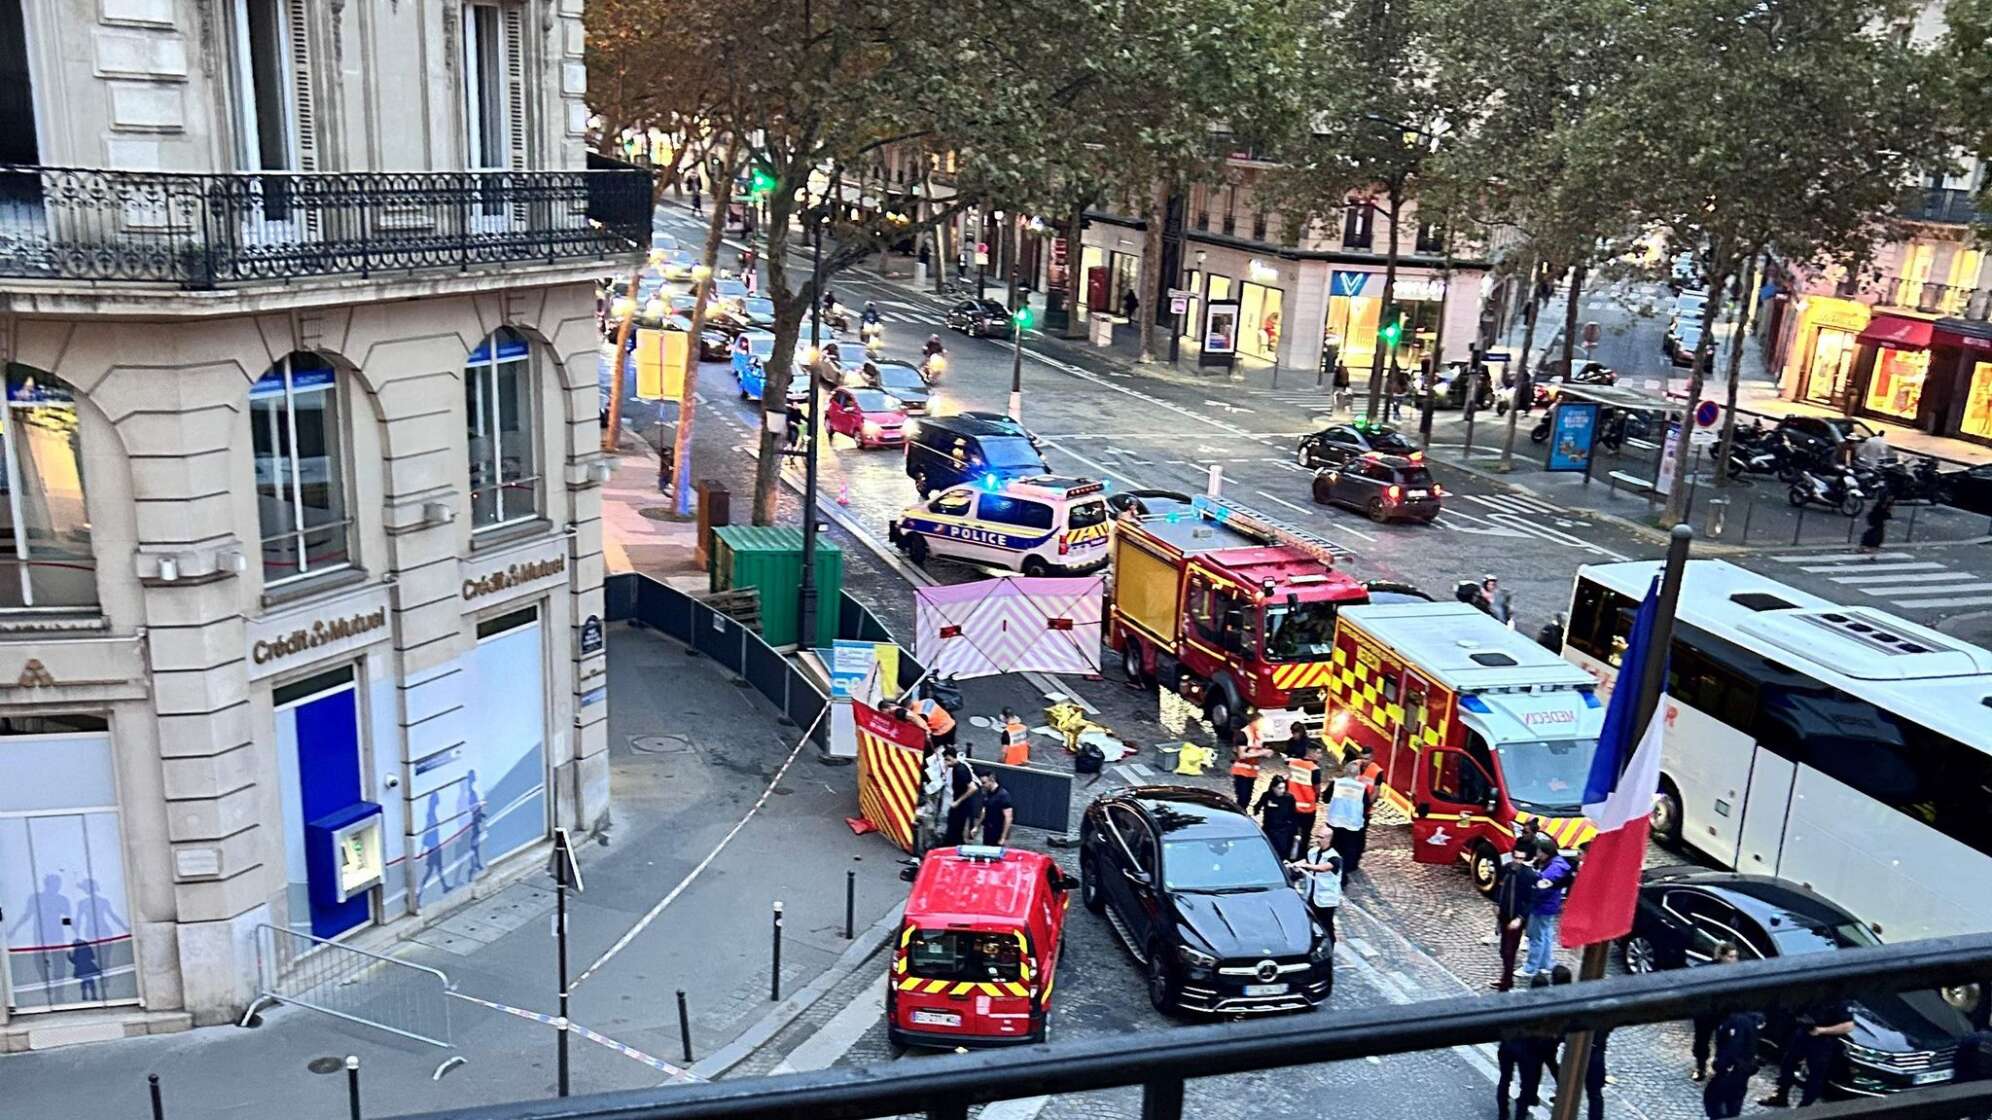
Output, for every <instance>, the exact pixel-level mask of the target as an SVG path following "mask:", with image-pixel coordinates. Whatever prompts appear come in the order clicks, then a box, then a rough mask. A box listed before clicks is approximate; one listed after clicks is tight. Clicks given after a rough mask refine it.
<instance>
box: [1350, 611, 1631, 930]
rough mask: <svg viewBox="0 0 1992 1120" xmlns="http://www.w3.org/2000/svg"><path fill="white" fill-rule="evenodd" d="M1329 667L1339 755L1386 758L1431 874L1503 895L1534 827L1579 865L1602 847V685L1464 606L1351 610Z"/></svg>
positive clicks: (1386, 795)
mask: <svg viewBox="0 0 1992 1120" xmlns="http://www.w3.org/2000/svg"><path fill="white" fill-rule="evenodd" d="M1329 660H1330V663H1331V665H1332V666H1333V669H1332V673H1331V677H1330V680H1329V683H1328V721H1327V728H1326V731H1325V738H1326V739H1327V740H1328V744H1329V749H1330V752H1331V753H1335V752H1337V751H1339V752H1340V753H1342V754H1344V755H1346V754H1347V752H1348V750H1349V749H1350V748H1351V747H1353V746H1361V747H1363V748H1365V749H1367V750H1369V751H1370V752H1372V754H1373V757H1374V758H1375V761H1376V763H1377V765H1378V766H1379V767H1381V768H1382V774H1381V776H1380V777H1379V778H1378V787H1379V788H1378V791H1377V792H1378V794H1379V798H1380V800H1387V801H1389V802H1390V803H1392V804H1394V805H1396V806H1397V807H1398V808H1399V809H1401V810H1403V811H1404V812H1405V813H1407V814H1409V816H1410V818H1411V837H1412V854H1413V857H1414V858H1415V859H1416V860H1417V861H1418V862H1419V863H1452V862H1454V861H1459V862H1462V863H1465V864H1466V866H1467V870H1468V872H1469V873H1470V874H1471V876H1472V878H1473V883H1474V886H1476V887H1478V888H1479V889H1480V890H1481V891H1483V892H1492V891H1493V889H1494V879H1495V875H1496V873H1497V872H1498V871H1499V869H1500V866H1501V859H1502V857H1503V856H1504V855H1505V854H1506V853H1508V852H1509V851H1511V850H1513V848H1514V846H1515V837H1516V836H1517V835H1519V834H1520V833H1521V829H1522V824H1523V822H1525V821H1527V820H1529V819H1531V818H1534V819H1535V820H1537V822H1538V823H1539V824H1540V826H1541V828H1542V829H1543V831H1544V832H1546V833H1548V834H1549V835H1550V836H1551V837H1552V838H1554V839H1555V840H1556V842H1557V846H1558V847H1559V848H1560V849H1562V850H1564V851H1566V852H1575V851H1577V850H1578V849H1580V848H1582V847H1583V845H1585V844H1587V843H1589V842H1590V840H1591V838H1592V837H1593V836H1594V835H1596V833H1597V830H1596V828H1595V827H1593V826H1592V825H1591V823H1590V822H1589V821H1588V820H1586V819H1585V817H1584V810H1583V798H1584V784H1585V781H1586V780H1587V779H1588V778H1589V776H1590V773H1591V756H1592V755H1594V754H1596V753H1597V747H1598V733H1599V732H1600V731H1601V730H1603V727H1604V722H1605V704H1604V701H1603V700H1602V699H1600V698H1599V697H1598V695H1597V691H1596V689H1597V683H1598V682H1597V681H1596V680H1595V679H1593V678H1592V676H1591V675H1590V674H1589V673H1587V672H1585V671H1584V670H1582V669H1579V668H1577V667H1576V666H1574V665H1572V664H1570V663H1569V662H1568V661H1565V660H1564V659H1563V658H1561V657H1559V656H1557V655H1556V654H1554V653H1551V652H1550V651H1549V650H1546V649H1544V648H1542V647H1541V646H1539V645H1537V644H1536V643H1535V642H1533V641H1530V640H1529V639H1528V638H1525V637H1523V636H1522V635H1520V634H1517V633H1515V632H1514V631H1513V630H1510V629H1508V628H1507V627H1506V626H1505V625H1503V624H1501V623H1499V622H1496V621H1495V620H1494V619H1493V618H1492V617H1490V616H1489V615H1487V614H1486V613H1484V612H1482V611H1481V610H1479V609H1478V608H1476V607H1474V606H1472V605H1471V604H1469V603H1460V602H1446V603H1423V602H1411V603H1387V604H1385V603H1377V604H1370V605H1368V606H1360V607H1345V608H1343V609H1342V611H1341V613H1340V616H1339V617H1338V618H1337V620H1336V628H1335V648H1334V652H1333V653H1332V654H1331V655H1330V658H1329Z"/></svg>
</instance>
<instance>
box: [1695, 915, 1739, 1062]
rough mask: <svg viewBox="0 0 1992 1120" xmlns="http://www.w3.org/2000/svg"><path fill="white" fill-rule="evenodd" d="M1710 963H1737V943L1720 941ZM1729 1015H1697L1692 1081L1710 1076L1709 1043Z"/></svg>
mask: <svg viewBox="0 0 1992 1120" xmlns="http://www.w3.org/2000/svg"><path fill="white" fill-rule="evenodd" d="M1709 963H1710V964H1735V963H1736V943H1735V942H1734V941H1718V942H1716V945H1715V952H1714V953H1713V954H1712V955H1711V956H1710V957H1709ZM1726 1017H1727V1016H1726V1015H1725V1014H1724V1013H1723V1012H1720V1011H1710V1012H1707V1013H1705V1014H1701V1015H1697V1016H1695V1041H1694V1046H1693V1048H1692V1052H1693V1054H1694V1057H1695V1070H1694V1072H1693V1073H1690V1074H1689V1075H1688V1079H1689V1080H1690V1081H1700V1080H1701V1079H1702V1078H1704V1077H1707V1076H1708V1059H1709V1043H1710V1041H1711V1040H1712V1039H1713V1038H1714V1037H1715V1028H1717V1027H1719V1026H1721V1025H1722V1021H1723V1019H1725V1018H1726Z"/></svg>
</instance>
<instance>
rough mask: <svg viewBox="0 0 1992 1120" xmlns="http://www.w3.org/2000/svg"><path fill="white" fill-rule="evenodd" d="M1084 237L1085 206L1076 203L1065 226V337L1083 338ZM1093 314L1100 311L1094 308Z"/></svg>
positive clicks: (1082, 203) (1084, 333)
mask: <svg viewBox="0 0 1992 1120" xmlns="http://www.w3.org/2000/svg"><path fill="white" fill-rule="evenodd" d="M1085 235H1086V204H1085V203H1084V202H1080V203H1076V204H1074V205H1073V207H1072V215H1071V218H1070V219H1069V220H1068V221H1067V222H1066V225H1065V337H1066V338H1084V337H1086V331H1085V329H1084V328H1083V327H1081V326H1080V324H1079V289H1080V285H1082V284H1084V283H1085V282H1086V267H1085V264H1086V248H1085V246H1083V245H1081V244H1080V243H1079V239H1080V238H1082V237H1084V236H1085ZM1092 310H1093V313H1094V314H1098V313H1099V312H1100V311H1101V310H1102V309H1101V308H1098V307H1095V308H1093V309H1092Z"/></svg>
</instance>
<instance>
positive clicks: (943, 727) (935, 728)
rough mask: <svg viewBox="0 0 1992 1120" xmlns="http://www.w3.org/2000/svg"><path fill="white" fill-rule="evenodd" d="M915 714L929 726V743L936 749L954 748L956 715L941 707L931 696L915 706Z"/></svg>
mask: <svg viewBox="0 0 1992 1120" xmlns="http://www.w3.org/2000/svg"><path fill="white" fill-rule="evenodd" d="M913 714H914V715H916V716H918V717H919V718H920V719H921V720H922V721H924V722H925V723H926V725H927V741H928V742H929V743H931V744H932V745H933V746H935V747H952V746H954V744H955V718H954V713H952V712H950V711H948V710H947V709H946V708H944V707H942V706H941V702H940V701H939V700H936V699H934V698H933V697H931V696H927V697H922V698H921V700H920V702H919V703H917V704H914V705H913Z"/></svg>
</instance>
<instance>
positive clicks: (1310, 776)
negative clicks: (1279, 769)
mask: <svg viewBox="0 0 1992 1120" xmlns="http://www.w3.org/2000/svg"><path fill="white" fill-rule="evenodd" d="M1287 769H1288V770H1290V771H1292V772H1293V776H1292V777H1291V778H1289V779H1288V780H1287V792H1288V793H1291V794H1293V811H1294V812H1296V813H1299V814H1300V815H1302V816H1306V815H1307V814H1309V813H1312V812H1313V811H1314V807H1315V805H1316V804H1317V803H1318V802H1319V801H1320V799H1321V798H1320V791H1318V790H1316V789H1315V788H1314V775H1315V773H1316V772H1317V771H1318V770H1320V767H1319V766H1316V765H1315V763H1314V761H1313V760H1312V759H1307V758H1296V759H1293V760H1291V761H1289V762H1288V763H1287Z"/></svg>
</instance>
